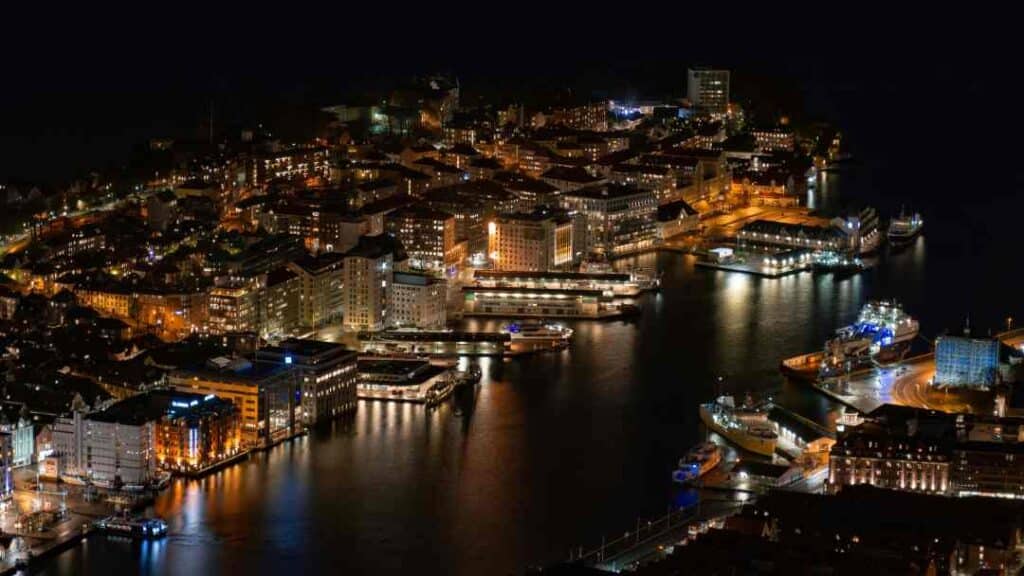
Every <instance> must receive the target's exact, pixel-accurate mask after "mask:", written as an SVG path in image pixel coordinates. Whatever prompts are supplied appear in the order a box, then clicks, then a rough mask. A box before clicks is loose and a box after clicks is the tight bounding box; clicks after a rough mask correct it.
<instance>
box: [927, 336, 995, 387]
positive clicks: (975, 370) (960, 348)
mask: <svg viewBox="0 0 1024 576" xmlns="http://www.w3.org/2000/svg"><path fill="white" fill-rule="evenodd" d="M999 347H1000V344H999V341H998V340H995V339H992V338H969V337H958V336H939V337H938V338H936V339H935V385H936V386H971V387H979V388H987V387H991V386H992V385H993V384H995V383H996V380H997V377H998V375H999Z"/></svg>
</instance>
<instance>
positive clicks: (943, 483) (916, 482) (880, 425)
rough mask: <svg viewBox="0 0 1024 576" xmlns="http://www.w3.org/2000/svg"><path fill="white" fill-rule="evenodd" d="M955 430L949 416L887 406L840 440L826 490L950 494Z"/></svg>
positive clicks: (875, 412)
mask: <svg viewBox="0 0 1024 576" xmlns="http://www.w3.org/2000/svg"><path fill="white" fill-rule="evenodd" d="M955 439H956V437H955V427H954V422H953V420H952V418H950V417H949V415H947V414H944V413H941V412H935V411H929V410H917V409H913V408H905V407H902V406H893V405H885V406H882V407H880V408H878V409H876V410H874V411H873V412H871V413H870V414H869V415H868V416H867V418H866V419H865V421H864V422H863V423H862V424H861V425H860V426H857V427H854V428H848V429H847V430H845V431H843V432H842V433H840V434H839V437H838V439H837V440H836V443H835V445H834V446H832V450H831V453H830V455H829V472H828V488H829V490H830V491H832V492H837V491H839V490H841V489H842V488H843V487H844V486H853V485H857V484H869V485H871V486H875V487H878V488H888V489H891V490H907V491H912V492H929V493H936V494H948V493H949V490H950V458H951V456H952V451H953V445H954V442H955Z"/></svg>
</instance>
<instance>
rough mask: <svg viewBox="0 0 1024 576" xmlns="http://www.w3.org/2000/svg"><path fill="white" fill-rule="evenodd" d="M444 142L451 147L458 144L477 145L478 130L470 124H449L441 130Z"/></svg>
mask: <svg viewBox="0 0 1024 576" xmlns="http://www.w3.org/2000/svg"><path fill="white" fill-rule="evenodd" d="M441 136H442V140H444V143H445V144H447V145H449V146H454V145H456V144H468V145H469V146H472V145H474V144H476V140H477V129H476V127H475V126H473V125H471V124H468V123H456V122H449V123H447V124H445V126H444V128H443V129H442V130H441Z"/></svg>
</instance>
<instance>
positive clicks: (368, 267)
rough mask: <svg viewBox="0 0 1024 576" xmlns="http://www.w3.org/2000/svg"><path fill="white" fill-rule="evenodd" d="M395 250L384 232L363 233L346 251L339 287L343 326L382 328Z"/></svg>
mask: <svg viewBox="0 0 1024 576" xmlns="http://www.w3.org/2000/svg"><path fill="white" fill-rule="evenodd" d="M394 258H395V254H394V252H393V248H392V242H391V241H390V240H389V238H388V237H387V235H385V234H380V235H378V236H363V237H362V238H360V239H359V243H358V244H357V245H356V246H355V247H354V248H352V249H351V250H349V251H348V252H346V253H345V260H344V267H343V279H342V288H341V299H342V306H343V307H344V310H345V314H344V324H345V328H346V329H348V330H352V331H360V330H370V331H374V330H383V329H384V328H385V327H386V326H387V320H388V293H389V289H388V288H389V286H391V284H392V280H393V276H394V272H395V270H394Z"/></svg>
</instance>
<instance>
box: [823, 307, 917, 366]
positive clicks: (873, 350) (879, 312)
mask: <svg viewBox="0 0 1024 576" xmlns="http://www.w3.org/2000/svg"><path fill="white" fill-rule="evenodd" d="M917 333H918V323H917V320H915V319H914V318H911V317H910V316H909V315H908V314H907V313H906V312H904V311H903V308H902V307H901V306H900V305H899V303H897V302H895V301H893V300H878V301H872V302H868V303H867V304H865V305H864V307H863V308H862V309H861V311H860V315H859V316H857V322H855V323H854V324H851V325H850V326H844V327H843V328H840V329H839V330H837V331H836V334H835V336H834V337H832V338H830V339H829V340H828V341H827V342H825V351H824V353H823V355H822V359H821V367H820V369H819V375H820V376H822V377H830V376H838V375H840V374H844V373H849V372H850V371H852V370H856V369H859V368H863V367H866V366H870V365H871V364H874V365H877V366H888V365H892V364H896V363H898V362H900V361H901V360H903V357H904V356H906V354H907V351H908V350H910V345H911V343H912V342H913V340H914V338H915V337H916V336H917Z"/></svg>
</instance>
